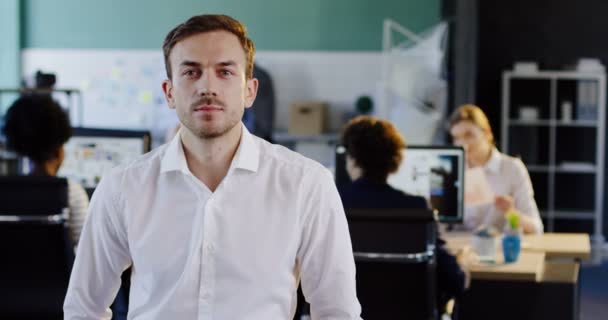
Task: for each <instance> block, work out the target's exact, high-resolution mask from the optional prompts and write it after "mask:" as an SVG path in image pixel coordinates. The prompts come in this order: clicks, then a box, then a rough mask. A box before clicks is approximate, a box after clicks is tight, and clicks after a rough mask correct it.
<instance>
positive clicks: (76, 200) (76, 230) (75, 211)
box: [68, 180, 89, 246]
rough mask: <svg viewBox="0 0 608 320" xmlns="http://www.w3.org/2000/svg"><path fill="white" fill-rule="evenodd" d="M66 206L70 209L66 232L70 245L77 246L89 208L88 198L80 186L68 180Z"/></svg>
mask: <svg viewBox="0 0 608 320" xmlns="http://www.w3.org/2000/svg"><path fill="white" fill-rule="evenodd" d="M68 205H69V207H70V217H69V219H68V230H69V231H70V238H71V240H72V243H73V244H74V245H75V246H77V245H78V241H79V240H80V233H81V232H82V227H83V225H84V220H85V217H86V215H87V209H88V207H89V196H88V195H87V193H86V191H85V190H84V188H83V187H82V186H81V185H80V184H78V183H76V182H75V181H72V180H68Z"/></svg>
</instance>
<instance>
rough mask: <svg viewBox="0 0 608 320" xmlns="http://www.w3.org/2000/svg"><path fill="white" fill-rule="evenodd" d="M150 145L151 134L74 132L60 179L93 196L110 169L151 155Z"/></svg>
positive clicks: (124, 131)
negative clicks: (73, 182) (78, 185)
mask: <svg viewBox="0 0 608 320" xmlns="http://www.w3.org/2000/svg"><path fill="white" fill-rule="evenodd" d="M150 142H151V141H150V133H149V132H148V131H131V130H110V129H93V128H73V135H72V137H71V138H70V140H68V142H67V143H66V144H65V145H64V150H65V159H64V161H63V164H62V165H61V168H60V169H59V172H58V175H59V176H63V177H67V178H71V179H73V180H75V181H77V182H79V183H80V184H82V186H83V187H85V189H87V191H88V192H89V193H91V192H92V190H94V189H95V187H97V184H98V183H99V181H100V179H101V177H102V176H103V175H104V174H105V173H106V172H107V171H108V170H109V169H111V168H113V167H115V166H117V165H119V164H121V163H125V162H128V161H130V160H132V159H134V158H135V157H137V156H139V155H142V154H144V153H146V152H148V151H150V146H151V144H150Z"/></svg>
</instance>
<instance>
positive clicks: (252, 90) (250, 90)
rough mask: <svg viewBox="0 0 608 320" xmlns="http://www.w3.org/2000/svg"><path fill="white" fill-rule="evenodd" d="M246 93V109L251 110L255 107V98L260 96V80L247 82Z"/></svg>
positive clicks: (252, 79)
mask: <svg viewBox="0 0 608 320" xmlns="http://www.w3.org/2000/svg"><path fill="white" fill-rule="evenodd" d="M245 86H246V88H245V89H246V90H247V91H246V92H245V108H249V107H251V106H252V105H253V101H255V97H256V96H257V94H258V79H256V78H251V79H248V80H245Z"/></svg>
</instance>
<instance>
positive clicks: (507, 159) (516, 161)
mask: <svg viewBox="0 0 608 320" xmlns="http://www.w3.org/2000/svg"><path fill="white" fill-rule="evenodd" d="M500 165H501V166H506V167H508V168H509V169H511V168H515V169H522V168H524V169H525V168H526V165H525V164H524V163H523V161H521V159H520V158H518V157H513V156H510V155H508V154H505V153H502V152H501V153H500Z"/></svg>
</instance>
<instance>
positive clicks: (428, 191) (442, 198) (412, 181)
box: [336, 146, 464, 222]
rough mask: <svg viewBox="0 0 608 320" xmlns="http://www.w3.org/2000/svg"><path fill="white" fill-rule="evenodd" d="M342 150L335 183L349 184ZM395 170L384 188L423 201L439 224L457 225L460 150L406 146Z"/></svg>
mask: <svg viewBox="0 0 608 320" xmlns="http://www.w3.org/2000/svg"><path fill="white" fill-rule="evenodd" d="M345 151H346V150H345V149H344V147H341V146H339V147H338V148H337V149H336V183H337V184H341V183H345V182H348V181H350V179H349V177H348V174H347V173H346V164H345ZM404 152H405V154H404V157H403V162H402V163H401V166H400V167H399V170H398V171H397V172H395V173H394V174H391V175H390V176H389V177H388V184H389V185H391V186H392V187H393V188H396V189H399V190H402V191H404V192H406V193H408V194H412V195H418V196H422V197H424V198H426V199H427V201H428V202H429V204H430V205H431V207H432V209H434V210H437V212H438V214H439V220H440V221H441V222H461V221H462V218H463V210H464V208H463V205H464V149H462V148H460V147H452V146H446V147H440V146H409V147H407V149H405V150H404Z"/></svg>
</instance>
